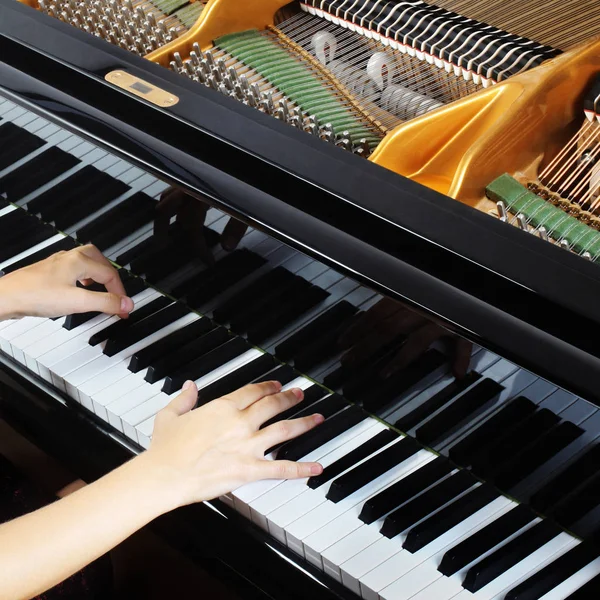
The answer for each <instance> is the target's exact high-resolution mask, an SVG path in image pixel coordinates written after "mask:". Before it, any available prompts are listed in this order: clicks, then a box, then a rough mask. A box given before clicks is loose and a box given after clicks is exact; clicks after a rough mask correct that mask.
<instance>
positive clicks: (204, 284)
mask: <svg viewBox="0 0 600 600" xmlns="http://www.w3.org/2000/svg"><path fill="white" fill-rule="evenodd" d="M264 263H265V259H264V258H263V257H262V256H259V255H258V254H255V253H254V252H250V251H249V250H236V251H235V252H232V253H231V254H229V255H227V256H226V257H225V258H223V259H222V260H220V261H219V262H218V263H217V264H216V265H214V266H213V267H210V268H208V269H206V270H205V271H203V272H202V273H200V274H199V275H198V276H197V277H196V278H195V279H194V285H195V286H196V287H195V289H194V290H193V291H192V292H191V293H190V294H189V296H188V298H187V302H188V304H189V305H190V306H194V307H200V306H202V305H203V304H205V303H206V302H208V301H209V300H212V299H213V298H214V297H215V296H217V295H218V294H221V293H222V292H224V291H225V290H227V289H228V288H230V287H231V286H233V285H234V284H235V283H237V282H238V281H239V280H240V279H243V278H244V277H246V276H247V275H249V274H251V273H253V272H254V271H256V270H257V269H259V268H260V267H261V266H262V265H264ZM148 276H149V277H150V275H148ZM180 293H181V292H180V291H179V289H177V290H176V294H177V295H179V294H180Z"/></svg>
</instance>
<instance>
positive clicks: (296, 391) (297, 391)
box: [290, 388, 304, 400]
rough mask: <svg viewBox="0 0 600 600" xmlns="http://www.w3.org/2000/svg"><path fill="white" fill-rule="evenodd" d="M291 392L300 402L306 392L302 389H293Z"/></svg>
mask: <svg viewBox="0 0 600 600" xmlns="http://www.w3.org/2000/svg"><path fill="white" fill-rule="evenodd" d="M290 391H291V392H292V394H294V396H296V398H298V400H302V398H304V392H303V391H302V390H301V389H300V388H292V389H291V390H290Z"/></svg>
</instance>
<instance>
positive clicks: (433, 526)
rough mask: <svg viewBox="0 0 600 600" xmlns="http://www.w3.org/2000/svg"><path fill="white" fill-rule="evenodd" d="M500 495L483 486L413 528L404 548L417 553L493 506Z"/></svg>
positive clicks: (489, 487)
mask: <svg viewBox="0 0 600 600" xmlns="http://www.w3.org/2000/svg"><path fill="white" fill-rule="evenodd" d="M499 497H500V494H499V493H498V492H496V491H495V490H494V488H492V487H491V486H489V485H487V484H483V485H481V486H479V487H477V488H475V489H474V490H472V491H470V492H467V494H465V495H464V496H462V497H461V498H459V499H458V500H456V501H455V502H453V503H452V504H450V505H449V506H446V507H445V508H443V509H442V510H440V511H439V512H437V513H436V514H435V515H434V516H433V517H430V518H429V519H426V520H425V521H422V522H421V523H419V524H418V525H417V526H415V527H413V528H412V529H411V530H410V531H409V532H408V534H407V536H406V539H405V540H404V544H403V548H404V549H405V550H408V551H409V552H417V551H418V550H420V549H421V548H423V547H424V546H426V545H427V544H429V543H431V542H432V541H433V540H435V539H436V538H438V537H439V536H441V535H442V534H443V533H444V531H447V530H449V529H451V528H452V527H454V526H455V525H458V524H459V523H460V522H461V521H464V520H465V519H466V518H468V517H469V516H470V515H472V514H474V513H475V512H477V511H478V510H481V509H482V508H483V507H484V506H486V505H488V504H491V503H492V502H493V501H494V500H496V499H497V498H499Z"/></svg>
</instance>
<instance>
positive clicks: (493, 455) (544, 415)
mask: <svg viewBox="0 0 600 600" xmlns="http://www.w3.org/2000/svg"><path fill="white" fill-rule="evenodd" d="M558 421H559V417H557V416H556V415H555V414H554V413H553V412H551V411H549V410H548V409H546V408H543V409H541V410H538V411H537V412H535V413H534V414H533V415H531V416H530V417H529V418H527V419H525V420H524V421H521V422H520V423H518V424H517V425H516V426H515V427H513V428H512V429H511V430H509V431H508V432H506V433H505V435H503V436H501V437H500V438H499V439H498V440H496V442H495V443H493V444H492V445H490V446H489V447H488V448H487V449H486V450H485V451H483V452H482V453H480V454H479V455H478V457H477V458H476V459H475V460H473V462H472V470H473V472H474V473H476V474H478V475H482V476H485V475H486V474H487V473H489V472H491V471H492V470H493V469H495V468H496V467H497V465H499V464H501V463H502V462H504V461H505V460H508V458H510V457H512V456H514V455H515V454H516V453H517V452H518V451H519V449H520V448H523V447H524V446H525V445H526V444H527V443H529V442H531V441H532V440H534V439H537V438H539V437H540V436H541V435H543V434H544V433H545V432H547V431H549V430H550V429H551V428H552V427H554V426H556V425H557V423H558Z"/></svg>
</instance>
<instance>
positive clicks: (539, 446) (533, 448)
mask: <svg viewBox="0 0 600 600" xmlns="http://www.w3.org/2000/svg"><path fill="white" fill-rule="evenodd" d="M582 434H583V430H582V429H581V428H580V427H577V425H574V424H573V423H569V422H563V423H561V424H560V425H558V426H557V427H555V428H554V429H552V430H551V431H549V432H548V433H547V435H544V436H542V437H541V438H539V439H538V440H536V441H535V442H533V443H532V444H529V445H528V446H526V447H525V448H523V450H522V451H521V452H520V453H518V454H517V455H516V456H515V457H514V458H513V459H512V460H510V461H507V462H505V463H504V464H502V465H501V466H500V468H499V469H498V470H497V471H496V472H495V473H494V476H493V479H494V481H495V483H496V485H497V486H498V487H499V488H500V489H503V490H506V491H509V490H512V489H513V488H514V486H515V485H516V484H517V483H519V482H520V481H522V480H523V479H524V478H525V477H527V475H528V474H530V473H531V472H533V471H534V470H535V469H536V468H538V467H540V466H541V465H543V464H544V463H545V462H546V461H548V460H550V459H551V458H552V457H553V456H555V455H556V454H557V453H558V452H560V451H561V450H563V449H564V448H566V447H567V446H568V445H569V444H570V443H571V442H573V441H575V440H576V439H577V438H578V437H579V436H581V435H582Z"/></svg>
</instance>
